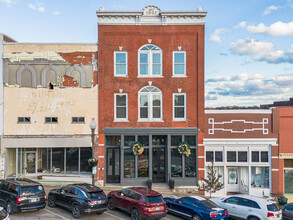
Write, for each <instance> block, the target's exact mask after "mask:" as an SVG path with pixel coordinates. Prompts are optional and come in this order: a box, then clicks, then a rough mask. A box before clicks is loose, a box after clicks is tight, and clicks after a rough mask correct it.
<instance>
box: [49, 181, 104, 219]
mask: <svg viewBox="0 0 293 220" xmlns="http://www.w3.org/2000/svg"><path fill="white" fill-rule="evenodd" d="M48 205H49V206H50V207H55V206H56V205H58V206H61V207H63V208H65V209H68V210H70V211H71V212H72V216H73V217H74V218H79V217H80V216H81V214H91V213H95V214H102V213H104V212H105V211H107V205H108V199H107V197H106V194H105V193H104V191H103V190H102V189H100V188H99V187H96V186H93V185H91V184H87V183H79V184H69V185H67V186H64V187H62V188H60V189H52V190H51V191H50V192H49V195H48Z"/></svg>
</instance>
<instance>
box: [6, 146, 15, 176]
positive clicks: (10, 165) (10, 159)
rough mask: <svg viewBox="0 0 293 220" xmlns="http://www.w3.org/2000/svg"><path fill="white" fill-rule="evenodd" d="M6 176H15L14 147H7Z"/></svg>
mask: <svg viewBox="0 0 293 220" xmlns="http://www.w3.org/2000/svg"><path fill="white" fill-rule="evenodd" d="M6 160H7V176H8V177H12V176H13V177H15V174H16V162H15V161H16V149H15V148H8V149H7V158H6Z"/></svg>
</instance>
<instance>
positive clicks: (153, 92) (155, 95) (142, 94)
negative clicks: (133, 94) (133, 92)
mask: <svg viewBox="0 0 293 220" xmlns="http://www.w3.org/2000/svg"><path fill="white" fill-rule="evenodd" d="M139 120H141V121H156V120H157V121H159V120H162V92H161V90H160V89H158V88H157V87H154V86H147V87H144V88H142V89H141V90H140V91H139Z"/></svg>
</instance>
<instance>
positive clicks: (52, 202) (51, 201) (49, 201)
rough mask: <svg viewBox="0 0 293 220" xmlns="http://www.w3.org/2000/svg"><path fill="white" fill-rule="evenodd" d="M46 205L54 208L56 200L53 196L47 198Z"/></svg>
mask: <svg viewBox="0 0 293 220" xmlns="http://www.w3.org/2000/svg"><path fill="white" fill-rule="evenodd" d="M48 205H49V207H56V198H55V196H49V198H48Z"/></svg>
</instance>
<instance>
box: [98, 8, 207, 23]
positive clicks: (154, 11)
mask: <svg viewBox="0 0 293 220" xmlns="http://www.w3.org/2000/svg"><path fill="white" fill-rule="evenodd" d="M206 14H207V12H206V11H202V10H198V11H166V12H162V11H161V10H160V9H159V8H158V7H156V6H153V5H150V6H146V7H144V8H143V9H142V11H104V10H101V9H100V10H99V11H97V16H98V24H99V25H204V24H205V16H206Z"/></svg>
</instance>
